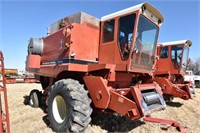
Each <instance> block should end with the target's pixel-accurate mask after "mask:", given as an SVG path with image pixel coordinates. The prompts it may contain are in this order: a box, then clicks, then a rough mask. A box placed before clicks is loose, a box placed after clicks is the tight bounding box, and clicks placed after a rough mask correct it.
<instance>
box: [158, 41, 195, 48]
mask: <svg viewBox="0 0 200 133" xmlns="http://www.w3.org/2000/svg"><path fill="white" fill-rule="evenodd" d="M186 43H187V44H188V46H189V47H190V46H191V45H192V41H190V40H180V41H172V42H164V43H159V45H163V46H167V45H177V44H186Z"/></svg>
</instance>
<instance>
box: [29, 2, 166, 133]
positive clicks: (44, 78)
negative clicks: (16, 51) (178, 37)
mask: <svg viewBox="0 0 200 133" xmlns="http://www.w3.org/2000/svg"><path fill="white" fill-rule="evenodd" d="M162 22H163V16H162V15H161V13H160V12H159V11H158V10H157V9H156V8H154V7H153V6H151V5H150V4H148V3H142V4H140V5H137V6H134V7H130V8H127V9H124V10H122V11H119V12H115V13H112V14H109V15H107V16H104V17H102V18H101V20H99V19H97V18H95V17H93V16H90V15H88V14H86V13H83V12H81V13H77V14H74V15H72V16H69V17H66V18H64V19H61V20H59V21H58V22H56V23H54V24H53V25H52V26H51V28H50V29H49V32H48V36H45V37H43V38H40V39H36V38H31V39H30V41H29V45H28V55H27V60H26V70H27V71H28V72H31V73H34V74H36V75H37V76H38V77H39V80H40V82H41V85H42V87H43V91H42V92H39V91H38V90H33V91H31V93H30V105H31V106H33V107H38V106H41V104H44V103H45V104H47V105H48V109H47V111H48V117H49V121H50V124H51V127H52V128H53V130H55V131H59V132H62V131H67V132H82V131H84V129H85V128H86V127H87V125H88V124H89V123H90V121H91V116H90V115H91V113H92V110H99V111H101V112H117V113H119V114H120V115H122V116H125V117H128V118H130V119H131V120H136V119H140V118H141V117H143V116H146V115H149V114H150V113H151V112H153V111H155V110H160V109H164V108H165V106H166V105H165V101H164V99H163V97H162V91H161V88H160V87H159V85H158V84H157V83H155V82H153V81H152V76H151V75H150V73H151V72H152V67H153V62H154V55H155V50H156V45H157V39H158V33H159V28H160V26H161V24H162ZM43 99H45V100H43Z"/></svg>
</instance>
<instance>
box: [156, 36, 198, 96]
mask: <svg viewBox="0 0 200 133" xmlns="http://www.w3.org/2000/svg"><path fill="white" fill-rule="evenodd" d="M191 45H192V42H191V41H190V40H182V41H175V42H167V43H160V44H159V45H158V47H157V56H159V59H158V60H157V61H156V66H155V67H156V70H155V72H154V75H155V76H154V81H156V82H157V83H158V84H159V85H160V87H161V88H162V91H163V96H164V98H165V100H171V99H172V98H173V97H179V98H182V99H185V100H187V99H190V98H192V95H194V88H192V87H191V84H184V77H183V75H184V74H185V71H186V69H187V66H188V63H189V60H188V55H189V47H190V46H191Z"/></svg>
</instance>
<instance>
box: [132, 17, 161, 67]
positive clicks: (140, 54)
mask: <svg viewBox="0 0 200 133" xmlns="http://www.w3.org/2000/svg"><path fill="white" fill-rule="evenodd" d="M158 31H159V28H158V27H157V26H156V25H155V24H154V23H152V22H151V21H150V20H148V19H147V18H146V17H144V16H143V15H140V18H139V23H138V29H137V35H136V41H135V45H134V48H133V57H132V60H131V69H142V70H152V65H153V61H154V54H155V48H156V45H157V37H158Z"/></svg>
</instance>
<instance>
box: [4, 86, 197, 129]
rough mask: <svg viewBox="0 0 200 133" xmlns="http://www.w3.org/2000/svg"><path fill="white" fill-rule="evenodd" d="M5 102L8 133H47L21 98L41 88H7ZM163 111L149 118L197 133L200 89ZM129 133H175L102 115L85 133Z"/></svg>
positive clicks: (37, 112)
mask: <svg viewBox="0 0 200 133" xmlns="http://www.w3.org/2000/svg"><path fill="white" fill-rule="evenodd" d="M7 88H8V89H7V90H8V102H9V112H10V125H11V132H33V133H36V132H37V133H44V132H45V133H50V132H52V130H51V128H49V127H48V121H47V116H46V114H45V113H44V112H43V110H42V109H40V108H31V107H30V106H28V105H25V104H24V96H27V95H29V92H30V91H31V90H32V89H41V86H40V84H23V83H20V84H8V85H7ZM168 105H169V106H167V109H166V110H164V111H160V112H156V113H153V114H152V116H154V117H159V118H167V119H171V120H175V121H178V122H180V123H181V124H182V125H184V126H186V127H187V128H186V131H187V132H188V133H199V132H200V89H196V98H194V99H193V100H188V101H184V100H181V99H178V98H175V99H174V100H173V102H172V103H169V104H168ZM108 131H110V132H112V131H118V132H130V133H133V132H134V133H147V132H148V133H166V132H170V133H171V132H178V131H177V130H176V129H175V128H170V129H168V131H165V130H161V129H160V125H159V124H153V123H144V122H143V121H142V119H141V120H137V121H130V120H127V119H125V118H121V117H119V116H110V115H102V116H99V117H97V118H96V119H94V120H93V121H92V124H90V125H89V126H88V128H87V129H86V132H89V133H90V132H91V133H92V132H95V133H103V132H108Z"/></svg>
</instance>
